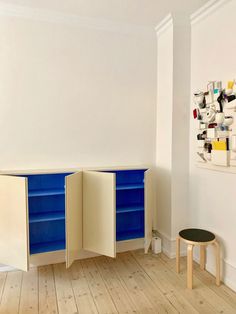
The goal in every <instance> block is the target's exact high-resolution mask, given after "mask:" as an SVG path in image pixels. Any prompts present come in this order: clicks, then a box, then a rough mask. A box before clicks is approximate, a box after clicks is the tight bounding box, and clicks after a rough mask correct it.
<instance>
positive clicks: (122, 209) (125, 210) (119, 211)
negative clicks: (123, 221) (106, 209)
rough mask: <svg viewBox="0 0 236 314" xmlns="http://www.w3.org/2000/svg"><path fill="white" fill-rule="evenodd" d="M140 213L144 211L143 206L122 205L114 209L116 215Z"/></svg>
mask: <svg viewBox="0 0 236 314" xmlns="http://www.w3.org/2000/svg"><path fill="white" fill-rule="evenodd" d="M140 211H144V204H134V205H124V206H117V208H116V213H117V214H123V213H132V212H140Z"/></svg>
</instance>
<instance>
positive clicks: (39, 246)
mask: <svg viewBox="0 0 236 314" xmlns="http://www.w3.org/2000/svg"><path fill="white" fill-rule="evenodd" d="M64 249H65V240H61V241H53V242H44V243H36V244H31V245H30V254H37V253H44V252H51V251H59V250H64Z"/></svg>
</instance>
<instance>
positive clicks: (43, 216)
mask: <svg viewBox="0 0 236 314" xmlns="http://www.w3.org/2000/svg"><path fill="white" fill-rule="evenodd" d="M55 220H65V212H62V211H57V212H56V211H55V212H50V213H49V212H48V213H40V214H31V215H30V216H29V222H30V223H38V222H45V221H55Z"/></svg>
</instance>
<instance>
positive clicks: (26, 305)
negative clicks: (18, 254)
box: [19, 267, 38, 314]
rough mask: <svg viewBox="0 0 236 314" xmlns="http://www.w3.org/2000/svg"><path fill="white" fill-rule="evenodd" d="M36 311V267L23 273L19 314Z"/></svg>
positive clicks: (29, 313) (30, 313)
mask: <svg viewBox="0 0 236 314" xmlns="http://www.w3.org/2000/svg"><path fill="white" fill-rule="evenodd" d="M35 313H38V269H37V268H36V267H35V268H31V269H30V270H29V271H28V272H24V273H23V279H22V287H21V298H20V309H19V314H35Z"/></svg>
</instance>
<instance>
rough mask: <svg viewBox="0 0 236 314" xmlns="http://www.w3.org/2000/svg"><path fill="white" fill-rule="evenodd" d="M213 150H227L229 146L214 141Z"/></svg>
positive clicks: (222, 142)
mask: <svg viewBox="0 0 236 314" xmlns="http://www.w3.org/2000/svg"><path fill="white" fill-rule="evenodd" d="M212 148H213V149H214V150H227V144H226V142H224V141H213V142H212Z"/></svg>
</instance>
